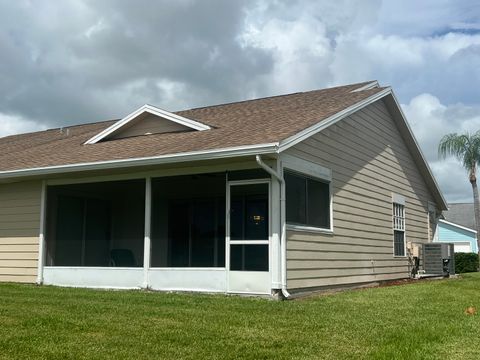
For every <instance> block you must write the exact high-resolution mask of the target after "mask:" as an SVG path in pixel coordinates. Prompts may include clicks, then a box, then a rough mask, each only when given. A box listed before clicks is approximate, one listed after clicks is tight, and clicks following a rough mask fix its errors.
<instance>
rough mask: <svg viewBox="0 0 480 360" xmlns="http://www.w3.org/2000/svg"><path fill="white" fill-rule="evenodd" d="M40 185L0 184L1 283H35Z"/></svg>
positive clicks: (38, 183)
mask: <svg viewBox="0 0 480 360" xmlns="http://www.w3.org/2000/svg"><path fill="white" fill-rule="evenodd" d="M40 198H41V183H40V182H39V181H38V182H19V183H12V184H0V281H15V282H35V280H36V276H37V263H38V234H39V228H40Z"/></svg>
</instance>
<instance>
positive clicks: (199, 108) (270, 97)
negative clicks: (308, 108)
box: [173, 80, 376, 114]
mask: <svg viewBox="0 0 480 360" xmlns="http://www.w3.org/2000/svg"><path fill="white" fill-rule="evenodd" d="M375 81H376V80H371V81H362V82H359V83H353V84H347V85H338V86H332V87H326V88H321V89H313V90H306V91H297V92H293V93H288V94H280V95H271V96H265V97H260V98H255V99H247V100H240V101H230V102H226V103H220V104H214V105H207V106H199V107H194V108H190V109H184V110H178V111H174V112H173V113H174V114H177V113H181V112H186V111H193V110H201V109H206V108H213V107H219V106H227V105H234V104H243V103H246V102H253V101H260V100H266V99H274V98H279V97H284V96H292V95H298V94H308V93H313V92H317V91H325V90H333V89H338V88H344V87H351V86H354V85H364V84H370V83H373V82H375Z"/></svg>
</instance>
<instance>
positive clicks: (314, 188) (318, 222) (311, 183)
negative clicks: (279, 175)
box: [284, 171, 330, 229]
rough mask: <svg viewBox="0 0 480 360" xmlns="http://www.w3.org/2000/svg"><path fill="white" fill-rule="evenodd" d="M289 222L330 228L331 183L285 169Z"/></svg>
mask: <svg viewBox="0 0 480 360" xmlns="http://www.w3.org/2000/svg"><path fill="white" fill-rule="evenodd" d="M284 177H285V186H286V208H287V223H288V224H291V225H301V226H309V227H316V228H322V229H330V184H329V183H328V182H326V181H321V180H318V179H314V178H311V177H308V176H304V175H300V174H297V173H294V172H290V171H288V172H287V171H285V176H284Z"/></svg>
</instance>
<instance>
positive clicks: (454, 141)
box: [438, 131, 480, 255]
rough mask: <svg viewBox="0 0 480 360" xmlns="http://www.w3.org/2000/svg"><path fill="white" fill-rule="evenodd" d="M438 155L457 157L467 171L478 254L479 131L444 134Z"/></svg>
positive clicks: (479, 207)
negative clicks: (470, 187)
mask: <svg viewBox="0 0 480 360" xmlns="http://www.w3.org/2000/svg"><path fill="white" fill-rule="evenodd" d="M438 155H439V156H440V157H442V158H443V159H445V158H446V157H447V156H448V155H452V156H454V157H455V158H457V159H458V161H460V162H461V163H462V165H463V167H464V168H465V169H466V170H467V172H468V180H469V181H470V184H472V190H473V208H474V210H475V225H476V230H477V249H478V251H479V255H480V203H479V198H478V188H477V167H478V165H479V164H480V131H477V132H476V133H475V134H469V133H465V134H463V135H458V134H456V133H454V134H448V135H445V136H444V137H443V138H442V139H441V140H440V144H439V145H438Z"/></svg>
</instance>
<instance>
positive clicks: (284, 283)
mask: <svg viewBox="0 0 480 360" xmlns="http://www.w3.org/2000/svg"><path fill="white" fill-rule="evenodd" d="M255 160H256V161H257V164H258V165H259V166H260V167H261V168H262V169H263V170H265V171H266V172H268V173H269V174H270V175H272V176H273V177H274V178H276V179H277V180H278V182H279V183H280V229H281V230H280V253H281V267H282V269H281V270H282V271H281V272H282V294H283V296H284V297H285V298H288V297H289V296H290V294H289V293H288V291H287V241H286V240H287V234H286V230H285V223H286V211H285V179H284V178H283V176H281V175H280V174H279V173H278V172H276V171H274V170H273V169H272V168H271V167H270V166H268V165H267V164H265V163H264V162H263V161H262V157H261V156H260V155H257V156H256V157H255Z"/></svg>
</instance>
